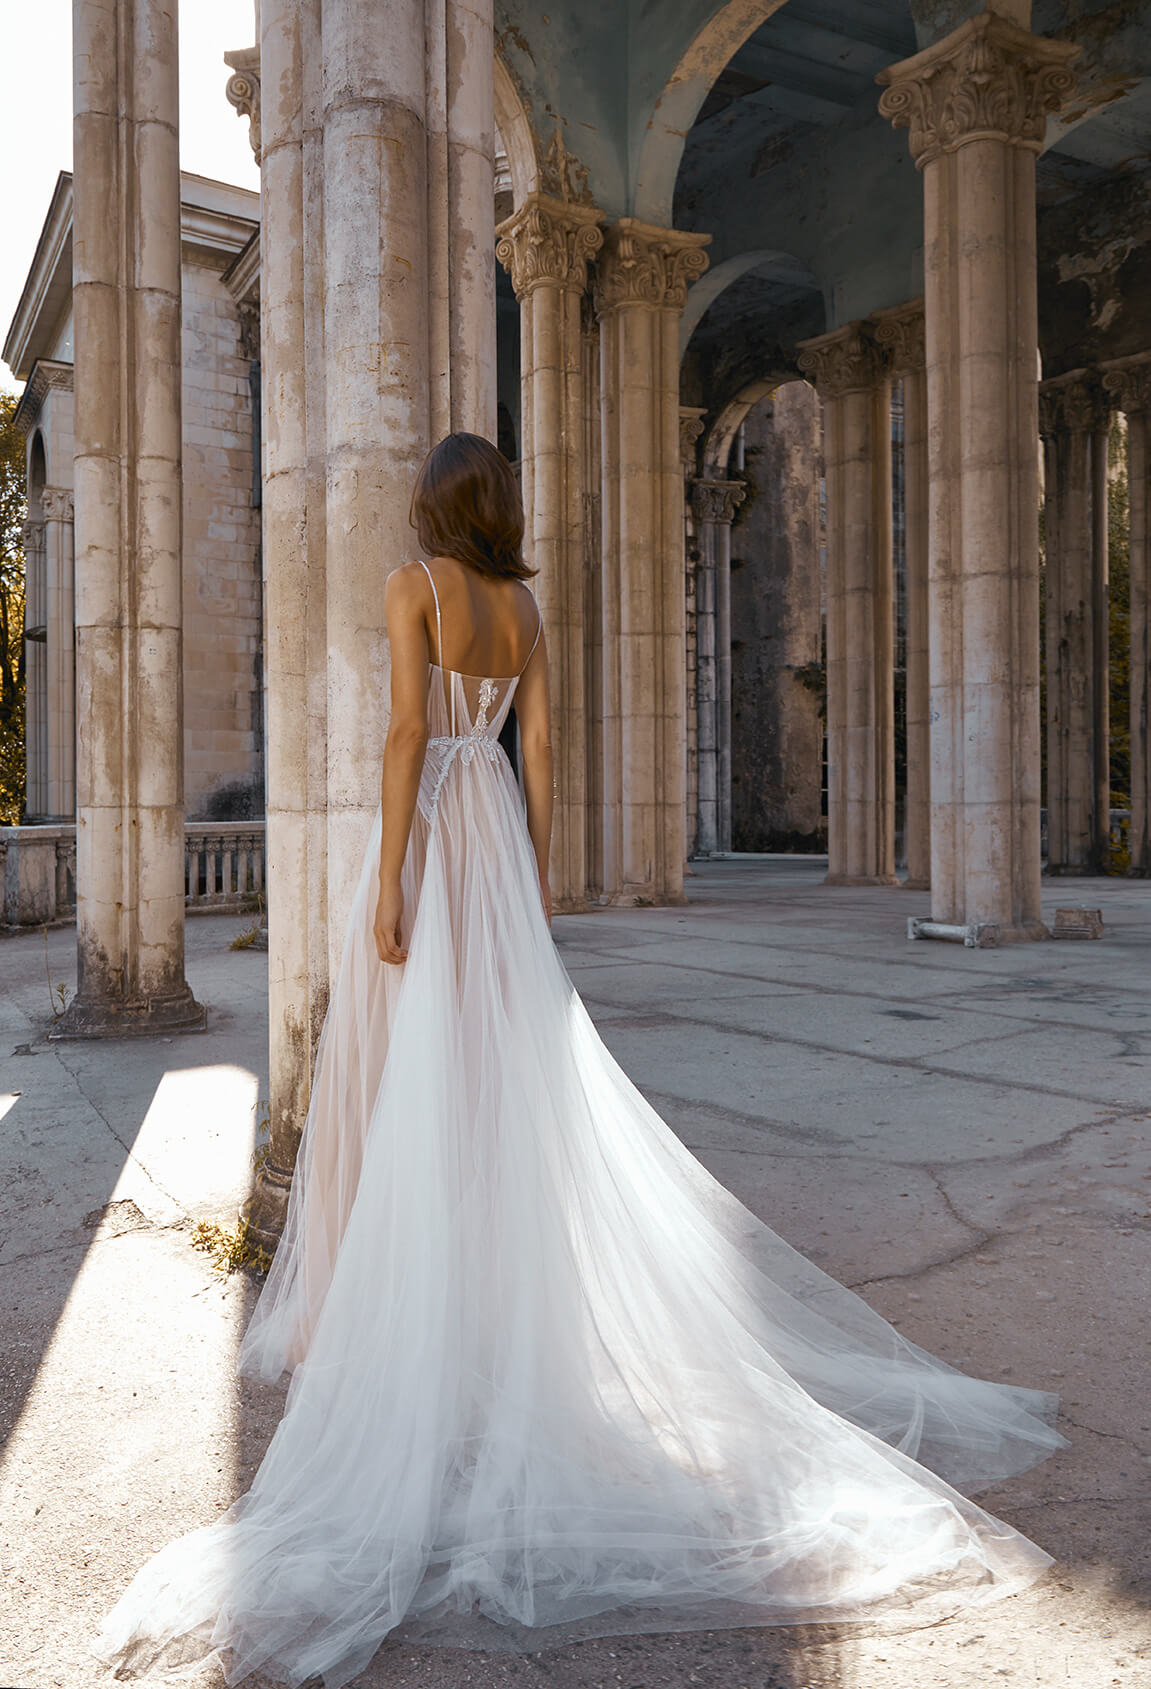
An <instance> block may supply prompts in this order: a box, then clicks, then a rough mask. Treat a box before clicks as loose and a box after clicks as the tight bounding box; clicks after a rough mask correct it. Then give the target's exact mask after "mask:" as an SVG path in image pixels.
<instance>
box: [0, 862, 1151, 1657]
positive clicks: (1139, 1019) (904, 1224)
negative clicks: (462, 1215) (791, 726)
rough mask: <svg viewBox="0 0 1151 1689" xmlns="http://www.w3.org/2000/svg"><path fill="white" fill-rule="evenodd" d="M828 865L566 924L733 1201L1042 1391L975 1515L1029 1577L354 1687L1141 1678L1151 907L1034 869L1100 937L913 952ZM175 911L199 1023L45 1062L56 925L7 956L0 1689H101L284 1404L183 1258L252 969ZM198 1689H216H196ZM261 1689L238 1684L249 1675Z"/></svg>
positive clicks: (228, 930)
mask: <svg viewBox="0 0 1151 1689" xmlns="http://www.w3.org/2000/svg"><path fill="white" fill-rule="evenodd" d="M822 871H823V869H822V865H821V864H820V863H818V862H815V861H810V860H798V859H791V860H788V859H775V860H756V859H751V858H746V859H737V860H733V861H730V862H723V863H714V864H708V865H705V866H704V865H700V866H699V868H698V872H697V874H696V875H695V877H694V878H693V880H692V882H691V891H690V901H689V905H688V907H687V908H684V909H672V910H667V909H650V910H649V909H629V910H624V909H618V910H610V911H602V912H596V913H595V914H592V915H588V916H583V917H566V918H564V919H561V920H559V921H557V923H556V932H557V937H558V940H559V943H560V945H561V948H562V951H563V954H564V958H565V960H566V962H567V965H568V967H569V969H570V971H571V973H572V976H573V978H574V979H575V981H576V983H577V985H578V987H579V989H580V990H581V992H582V993H583V994H584V996H585V998H586V1000H587V1002H588V1004H589V1006H590V1008H591V1009H592V1012H593V1013H594V1015H595V1017H596V1019H597V1021H598V1023H599V1025H600V1028H601V1030H602V1032H603V1035H604V1037H605V1039H606V1040H607V1042H608V1043H609V1044H610V1046H611V1048H612V1050H613V1051H614V1052H615V1054H616V1055H617V1056H618V1057H619V1058H620V1060H621V1061H622V1062H623V1064H624V1066H625V1067H626V1068H627V1070H628V1071H629V1073H631V1074H632V1075H633V1077H634V1078H635V1079H636V1080H637V1081H638V1083H639V1084H640V1085H641V1086H642V1087H643V1089H644V1090H645V1091H646V1093H647V1095H648V1096H649V1097H650V1098H651V1099H652V1101H653V1102H654V1103H655V1104H656V1106H657V1107H658V1108H659V1109H660V1110H661V1111H662V1112H663V1114H664V1115H665V1116H666V1118H667V1119H668V1120H669V1121H670V1123H671V1124H672V1126H673V1127H674V1128H675V1129H676V1131H677V1132H679V1133H680V1135H681V1136H682V1137H683V1138H684V1140H685V1141H686V1142H687V1143H688V1144H689V1145H690V1146H691V1148H692V1149H693V1150H694V1151H695V1152H696V1153H697V1154H698V1155H699V1156H700V1157H701V1159H702V1160H703V1161H705V1162H706V1163H707V1165H708V1166H709V1167H710V1168H711V1169H712V1171H713V1172H715V1173H716V1174H717V1175H718V1176H719V1177H720V1178H721V1179H723V1180H724V1181H725V1182H726V1183H727V1184H729V1185H730V1186H731V1188H732V1189H733V1190H734V1191H736V1192H737V1194H738V1195H739V1196H740V1197H741V1198H742V1199H743V1200H744V1201H745V1202H747V1203H748V1204H749V1206H750V1207H752V1208H753V1209H754V1210H755V1211H756V1212H757V1213H758V1214H760V1215H761V1216H762V1217H763V1218H764V1219H766V1220H767V1221H768V1222H769V1223H770V1224H771V1225H772V1226H773V1227H775V1229H776V1230H777V1231H779V1232H781V1233H782V1234H783V1235H784V1236H785V1237H786V1238H787V1239H788V1240H789V1241H790V1242H792V1243H793V1244H795V1245H796V1246H797V1247H798V1248H800V1249H802V1250H804V1251H805V1252H806V1253H807V1254H809V1255H810V1256H812V1257H813V1258H814V1259H815V1260H817V1261H818V1262H819V1263H820V1264H821V1265H822V1266H823V1267H825V1268H826V1269H827V1270H828V1271H829V1272H831V1273H833V1274H835V1275H836V1276H837V1277H838V1278H840V1279H842V1280H843V1281H845V1282H846V1283H848V1284H850V1285H852V1286H854V1287H855V1288H856V1289H858V1290H859V1291H860V1292H861V1293H862V1294H863V1295H864V1296H865V1297H866V1298H867V1299H868V1300H869V1301H870V1302H871V1303H872V1305H873V1306H874V1307H876V1308H877V1309H879V1310H880V1312H881V1313H883V1314H885V1315H886V1316H887V1317H888V1318H890V1319H892V1320H894V1321H896V1322H897V1323H898V1324H899V1326H900V1328H901V1330H903V1331H904V1332H906V1333H907V1335H908V1336H909V1337H912V1338H914V1339H915V1340H916V1341H917V1342H919V1343H921V1344H923V1345H925V1346H926V1347H928V1348H929V1349H932V1350H933V1351H935V1352H936V1353H938V1354H940V1355H942V1356H944V1357H945V1358H946V1359H947V1360H949V1361H951V1362H954V1363H956V1364H957V1365H960V1366H963V1367H964V1368H966V1369H968V1370H970V1371H972V1372H976V1373H979V1374H981V1375H983V1376H986V1377H990V1378H1013V1379H1016V1380H1018V1381H1020V1382H1023V1383H1027V1384H1032V1385H1036V1386H1040V1387H1050V1388H1055V1389H1058V1390H1060V1391H1061V1392H1062V1393H1063V1397H1064V1408H1065V1424H1064V1428H1065V1430H1066V1432H1067V1435H1068V1436H1069V1437H1070V1439H1071V1446H1070V1447H1069V1448H1068V1449H1066V1450H1065V1451H1063V1452H1062V1453H1060V1454H1059V1455H1057V1456H1056V1457H1054V1458H1053V1459H1052V1460H1050V1461H1048V1462H1047V1463H1046V1464H1044V1465H1043V1466H1041V1467H1038V1468H1037V1469H1036V1470H1035V1471H1033V1472H1031V1473H1028V1474H1027V1475H1026V1476H1024V1477H1023V1478H1020V1479H1017V1480H1015V1481H1014V1482H1012V1483H1010V1484H1007V1485H1004V1486H1003V1487H1002V1488H1001V1489H999V1490H997V1491H995V1492H993V1493H991V1494H989V1495H988V1496H986V1497H984V1498H982V1499H983V1500H984V1502H985V1505H987V1506H988V1507H990V1509H991V1510H992V1511H993V1512H996V1513H999V1514H1001V1515H1002V1516H1003V1517H1005V1518H1007V1519H1009V1520H1010V1521H1011V1522H1012V1523H1013V1524H1015V1525H1017V1526H1018V1527H1020V1528H1021V1529H1022V1530H1024V1531H1026V1532H1027V1533H1028V1534H1029V1535H1031V1536H1032V1537H1034V1538H1035V1539H1036V1540H1037V1541H1039V1542H1040V1543H1042V1544H1043V1546H1044V1547H1045V1548H1047V1549H1048V1550H1049V1551H1050V1552H1051V1553H1052V1554H1053V1555H1055V1556H1056V1561H1057V1564H1056V1566H1055V1567H1054V1569H1053V1570H1052V1571H1051V1572H1050V1573H1049V1574H1048V1575H1047V1577H1046V1578H1045V1579H1044V1581H1043V1582H1042V1583H1041V1584H1040V1585H1038V1586H1037V1587H1036V1588H1035V1589H1033V1590H1032V1591H1030V1592H1028V1593H1027V1594H1025V1595H1023V1596H1019V1597H1016V1598H1015V1599H1013V1600H1011V1601H1008V1602H1004V1603H1001V1604H999V1605H997V1606H995V1607H992V1608H990V1609H988V1610H985V1611H984V1612H982V1613H980V1614H978V1615H977V1616H976V1617H974V1618H970V1619H962V1618H961V1619H955V1620H952V1621H949V1622H947V1623H944V1624H940V1625H937V1626H935V1627H934V1628H931V1629H925V1630H914V1631H908V1632H905V1633H903V1634H896V1635H893V1634H886V1635H883V1636H879V1635H874V1634H871V1635H869V1634H864V1633H861V1632H859V1631H853V1630H851V1629H850V1628H844V1629H840V1630H838V1631H835V1630H825V1629H820V1630H816V1629H804V1630H799V1629H791V1630H788V1629H781V1630H775V1631H770V1630H768V1631H740V1632H719V1633H714V1634H710V1635H709V1634H703V1635H700V1634H690V1633H689V1634H685V1635H679V1636H670V1637H647V1638H642V1639H629V1640H626V1641H611V1640H608V1641H600V1642H594V1643H585V1644H582V1645H580V1646H578V1647H572V1648H567V1649H563V1650H557V1651H552V1652H549V1653H544V1654H541V1655H537V1656H528V1657H520V1658H515V1657H513V1658H508V1657H493V1656H477V1655H468V1654H461V1653H453V1652H451V1651H447V1650H440V1651H430V1650H429V1651H423V1650H413V1649H408V1648H404V1647H400V1646H396V1645H385V1647H384V1648H383V1649H382V1650H381V1652H380V1654H379V1655H378V1656H377V1658H376V1661H375V1662H374V1663H373V1665H372V1666H371V1667H370V1668H369V1669H368V1670H367V1671H366V1672H365V1673H363V1674H362V1676H361V1677H360V1678H358V1679H357V1683H358V1684H359V1685H360V1686H361V1689H400V1686H403V1685H412V1686H413V1689H415V1686H419V1689H457V1686H463V1685H470V1686H474V1689H494V1686H504V1685H509V1684H512V1683H516V1684H519V1685H522V1686H523V1689H530V1686H532V1685H537V1684H538V1685H539V1686H540V1689H619V1686H622V1689H684V1686H686V1685H689V1684H700V1685H706V1686H708V1689H832V1686H835V1689H977V1686H978V1689H987V1686H988V1685H991V1684H1004V1685H1007V1686H1009V1689H1064V1686H1066V1689H1145V1686H1147V1685H1149V1684H1151V1624H1149V1622H1148V1613H1147V1597H1148V1593H1149V1589H1151V1576H1149V1573H1151V1565H1149V1561H1151V1551H1149V1546H1148V1517H1149V1508H1148V1489H1149V1482H1148V1481H1149V1478H1151V1464H1149V1463H1151V1407H1149V1405H1148V1400H1149V1394H1151V1392H1149V1389H1148V1385H1149V1383H1151V1377H1149V1367H1148V1359H1147V1349H1146V1343H1145V1338H1144V1332H1143V1326H1144V1312H1145V1307H1146V1303H1147V1297H1148V1289H1149V1286H1151V1213H1149V1206H1151V1200H1149V1199H1151V1186H1149V1181H1151V885H1144V884H1139V883H1135V882H1122V881H1104V880H1098V881H1079V882H1062V883H1059V882H1052V883H1051V885H1050V886H1049V888H1048V892H1047V895H1046V897H1045V912H1046V913H1047V914H1048V918H1050V916H1051V915H1052V914H1053V911H1054V908H1055V906H1056V905H1057V904H1063V903H1087V904H1090V905H1092V906H1095V907H1100V908H1102V910H1103V913H1104V918H1105V921H1106V929H1107V930H1106V936H1105V937H1104V939H1103V940H1102V942H1080V943H1071V942H1069V943H1058V944H1055V943H1052V944H1046V945H1030V946H1026V947H1018V948H1010V949H1003V950H998V951H995V950H989V951H967V950H963V949H961V948H959V947H956V946H952V945H941V944H931V943H916V944H909V943H908V942H907V940H906V938H905V936H904V934H905V930H906V917H907V915H908V914H912V913H915V914H921V913H926V908H927V900H926V898H925V897H923V896H922V895H919V894H916V893H907V892H903V891H901V890H895V889H893V890H887V889H872V888H868V889H860V890H850V889H843V888H835V889H832V888H827V887H823V886H821V885H820V883H819V882H820V878H821V874H822ZM244 924H245V922H244V921H243V919H242V918H238V917H237V918H228V917H215V918H210V919H209V918H205V919H201V920H197V921H194V922H191V923H189V927H188V973H189V977H190V979H191V981H192V984H193V986H194V988H195V990H196V993H197V995H198V996H199V997H200V998H201V1000H202V1001H204V1002H205V1003H206V1004H207V1005H208V1007H209V1010H210V1030H209V1031H208V1032H207V1033H206V1034H202V1035H199V1036H190V1037H183V1038H173V1039H170V1040H169V1039H161V1040H157V1041H147V1042H140V1043H133V1044H126V1043H118V1044H116V1043H103V1044H83V1043H72V1044H52V1043H49V1042H48V1041H47V1039H46V1036H45V1035H46V1032H47V1030H48V1026H49V1024H50V1021H51V990H52V988H53V987H55V986H56V985H57V984H60V983H63V984H70V983H71V982H72V956H73V935H72V933H71V931H69V930H67V929H61V930H56V931H51V932H49V933H48V934H47V936H46V938H45V935H43V934H42V933H39V932H37V933H30V934H27V935H19V936H15V937H7V938H4V939H3V940H0V990H2V992H3V997H2V1000H0V1051H2V1054H3V1067H2V1069H0V1091H2V1092H6V1093H9V1095H8V1096H7V1097H0V1112H2V1111H3V1110H4V1109H5V1108H7V1113H6V1115H5V1118H4V1119H3V1122H2V1124H0V1355H2V1358H0V1433H2V1435H3V1437H4V1442H3V1445H2V1448H0V1462H2V1464H0V1574H2V1582H0V1685H2V1686H3V1689H56V1686H57V1685H59V1686H61V1689H92V1686H95V1685H97V1684H103V1683H107V1682H109V1681H110V1678H109V1675H108V1673H107V1672H106V1671H105V1670H104V1668H102V1667H101V1666H100V1665H99V1663H98V1662H96V1661H95V1660H94V1659H92V1658H91V1657H90V1656H89V1654H88V1653H87V1647H88V1643H89V1640H90V1638H91V1636H92V1635H93V1634H94V1632H95V1630H96V1628H97V1626H98V1621H99V1619H100V1618H101V1616H102V1615H103V1613H104V1612H105V1611H106V1610H107V1609H108V1607H109V1606H110V1605H111V1604H112V1602H113V1601H114V1599H115V1598H116V1596H117V1595H118V1593H119V1592H120V1590H121V1589H122V1588H123V1586H124V1585H125V1583H126V1582H127V1580H128V1578H129V1576H130V1574H131V1573H132V1572H133V1571H134V1570H135V1569H136V1567H137V1566H138V1565H139V1564H140V1562H141V1561H142V1560H144V1559H145V1558H146V1557H147V1556H148V1555H149V1554H150V1553H152V1552H153V1551H154V1550H155V1549H157V1548H159V1547H160V1546H161V1545H162V1544H163V1543H165V1542H166V1541H168V1540H169V1538H171V1537H172V1536H174V1535H176V1534H178V1533H180V1532H183V1531H185V1530H188V1529H190V1528H191V1527H193V1526H194V1525H197V1524H201V1523H203V1522H206V1521H208V1520H210V1519H212V1518H214V1517H215V1516H216V1515H217V1514H218V1512H219V1511H220V1510H221V1509H222V1508H223V1507H224V1506H226V1505H227V1504H228V1502H230V1501H231V1500H232V1498H233V1497H234V1496H235V1495H236V1494H237V1493H238V1491H240V1490H241V1489H243V1488H245V1487H246V1485H247V1484H248V1482H249V1481H250V1478H251V1475H252V1473H253V1471H254V1469H255V1467H256V1465H257V1464H258V1462H259V1459H260V1456H261V1454H262V1451H263V1449H264V1447H265V1446H266V1443H267V1440H268V1438H269V1436H270V1435H271V1432H272V1430H273V1428H274V1426H275V1423H276V1419H277V1415H278V1413H279V1410H280V1405H281V1401H282V1396H281V1393H280V1391H279V1390H278V1389H277V1388H269V1387H258V1386H255V1385H253V1384H251V1383H248V1382H245V1383H243V1384H242V1385H241V1384H240V1383H238V1382H237V1380H236V1379H235V1377H234V1373H233V1357H234V1352H235V1347H236V1343H237V1340H238V1337H239V1334H240V1332H241V1329H242V1327H243V1323H244V1320H245V1318H246V1316H247V1313H248V1312H249V1310H250V1308H251V1305H252V1303H253V1300H254V1297H255V1294H256V1288H257V1287H256V1285H255V1284H254V1282H253V1281H252V1280H251V1279H250V1278H248V1277H247V1276H246V1275H244V1274H242V1273H241V1274H235V1275H233V1276H231V1277H222V1276H221V1275H220V1274H218V1273H216V1272H214V1271H213V1270H212V1268H211V1266H210V1265H209V1263H208V1261H207V1258H206V1257H205V1256H204V1255H202V1254H200V1253H197V1252H196V1251H194V1250H193V1249H192V1248H191V1246H190V1243H189V1235H190V1231H191V1227H192V1225H193V1224H194V1222H195V1220H196V1219H198V1218H201V1217H210V1218H217V1219H221V1220H224V1221H225V1222H228V1221H230V1220H231V1218H232V1217H233V1216H234V1213H235V1209H236V1206H237V1203H238V1201H239V1200H240V1198H241V1197H242V1196H243V1194H244V1193H245V1191H246V1189H247V1187H248V1182H249V1179H250V1176H251V1156H252V1148H253V1143H254V1139H255V1123H256V1119H257V1116H258V1114H259V1112H260V1099H261V1098H263V1097H266V1094H267V1080H266V1067H265V1049H264V1040H265V997H264V980H265V969H266V965H267V963H266V957H265V956H262V955H260V954H259V953H256V952H252V951H240V952H232V951H230V950H229V949H228V944H229V941H230V939H231V938H232V937H233V936H234V935H235V934H236V933H237V932H238V931H240V930H241V928H242V927H243V926H244ZM195 1682H196V1689H218V1686H219V1685H220V1684H221V1683H222V1678H221V1677H220V1676H219V1674H218V1673H211V1672H201V1674H200V1677H199V1678H198V1679H196V1680H195ZM249 1682H250V1683H252V1685H253V1689H257V1686H256V1680H249Z"/></svg>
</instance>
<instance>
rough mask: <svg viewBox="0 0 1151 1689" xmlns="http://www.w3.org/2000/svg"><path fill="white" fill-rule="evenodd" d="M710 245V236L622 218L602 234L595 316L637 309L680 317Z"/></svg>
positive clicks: (705, 262) (701, 271) (596, 285)
mask: <svg viewBox="0 0 1151 1689" xmlns="http://www.w3.org/2000/svg"><path fill="white" fill-rule="evenodd" d="M710 240H711V236H710V235H698V234H688V233H686V232H684V231H683V230H681V229H662V228H658V227H657V226H656V225H654V224H652V223H641V222H640V221H639V220H638V218H635V217H621V218H620V219H619V221H618V222H617V223H612V224H611V225H610V227H609V228H608V229H607V230H606V231H605V234H604V244H603V251H602V253H601V254H600V258H599V261H598V263H597V265H596V282H595V299H596V310H597V311H598V312H599V314H600V316H603V315H604V314H605V313H606V312H608V311H616V310H620V309H622V308H624V307H626V306H637V305H638V306H642V307H644V308H646V309H647V310H649V311H659V310H665V311H682V310H683V308H684V305H685V304H686V303H687V290H688V288H689V287H690V285H691V283H692V282H693V281H696V280H698V278H699V277H700V276H701V275H702V274H703V272H704V271H705V270H706V269H707V253H706V252H705V251H704V250H703V249H704V247H705V246H706V245H707V244H708V242H709V241H710Z"/></svg>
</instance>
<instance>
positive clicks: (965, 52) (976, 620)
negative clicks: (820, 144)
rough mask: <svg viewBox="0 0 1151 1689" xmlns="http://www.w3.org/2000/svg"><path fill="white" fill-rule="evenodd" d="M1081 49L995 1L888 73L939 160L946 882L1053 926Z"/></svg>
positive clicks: (937, 476)
mask: <svg viewBox="0 0 1151 1689" xmlns="http://www.w3.org/2000/svg"><path fill="white" fill-rule="evenodd" d="M1076 52H1077V49H1076V48H1075V47H1073V46H1071V45H1069V44H1067V43H1065V42H1061V41H1052V40H1049V39H1046V38H1044V37H1040V36H1035V35H1031V34H1029V33H1028V32H1027V31H1026V30H1024V29H1020V28H1019V27H1017V26H1016V25H1015V24H1012V23H1009V22H1008V21H1007V20H1006V19H1004V18H1003V17H1001V16H999V15H997V14H993V13H981V14H980V15H979V16H977V17H973V18H970V19H968V21H967V22H966V23H963V24H961V25H960V27H959V28H958V29H957V30H955V31H954V32H953V33H952V34H951V35H949V36H947V37H946V38H945V39H944V40H942V41H939V42H937V43H936V44H935V45H934V46H932V47H928V48H927V49H926V50H925V51H924V52H922V53H917V54H915V55H914V57H912V58H910V59H906V60H904V61H903V63H902V64H898V65H893V66H892V67H891V68H890V69H888V70H885V71H883V72H882V73H881V74H880V76H879V79H878V80H879V81H880V82H882V83H884V84H886V87H885V91H884V93H883V95H882V97H881V99H880V111H881V112H882V113H883V115H884V116H886V117H889V118H890V119H891V120H892V122H893V123H895V124H896V125H897V126H898V125H906V126H908V127H909V128H910V130H911V152H912V155H913V157H914V159H915V161H916V164H917V165H918V167H919V169H920V170H921V171H922V172H923V192H924V266H925V310H926V345H927V403H928V427H929V436H928V438H929V444H928V456H929V474H930V483H929V485H930V509H929V516H928V521H929V528H930V540H929V546H930V561H929V570H930V583H929V590H930V595H931V603H930V612H929V614H930V620H931V630H930V644H931V657H930V662H931V709H932V735H931V892H932V915H933V917H934V919H935V920H936V921H938V922H941V923H943V924H946V925H957V926H967V927H972V926H988V927H995V928H997V929H998V937H999V938H1000V939H1001V940H1008V939H1028V938H1043V937H1045V936H1046V928H1045V927H1044V926H1043V923H1042V921H1041V919H1040V909H1039V891H1040V859H1039V770H1040V758H1039V567H1038V508H1037V507H1038V417H1037V395H1036V388H1037V372H1036V363H1037V350H1036V349H1037V346H1038V325H1037V309H1036V289H1035V155H1036V153H1037V152H1038V151H1039V148H1040V147H1041V146H1042V143H1043V132H1044V128H1045V125H1046V118H1045V113H1046V112H1047V111H1048V110H1049V109H1051V108H1052V107H1053V106H1056V105H1058V104H1059V102H1060V101H1061V100H1062V98H1063V96H1064V95H1065V94H1066V93H1067V92H1068V91H1069V90H1070V88H1071V86H1072V77H1071V73H1070V71H1069V70H1068V69H1067V64H1068V61H1069V60H1070V59H1072V58H1073V57H1074V56H1075V54H1076Z"/></svg>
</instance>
